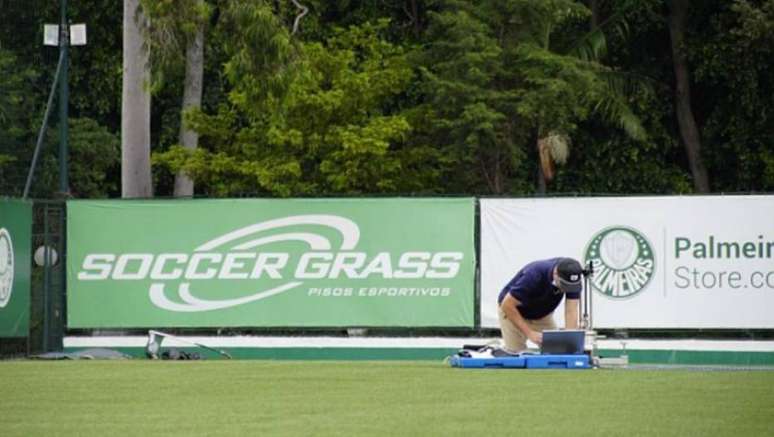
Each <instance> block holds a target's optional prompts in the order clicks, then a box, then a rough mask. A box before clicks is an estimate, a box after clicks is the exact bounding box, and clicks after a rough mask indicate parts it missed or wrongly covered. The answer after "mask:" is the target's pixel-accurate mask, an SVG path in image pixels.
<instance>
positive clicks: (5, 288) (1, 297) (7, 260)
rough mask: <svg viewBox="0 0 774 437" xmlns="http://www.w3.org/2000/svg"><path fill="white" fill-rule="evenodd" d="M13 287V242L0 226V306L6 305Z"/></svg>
mask: <svg viewBox="0 0 774 437" xmlns="http://www.w3.org/2000/svg"><path fill="white" fill-rule="evenodd" d="M12 289H13V243H12V242H11V234H9V233H8V231H7V230H6V229H5V228H0V308H4V307H5V306H6V305H8V301H9V300H10V299H11V291H12Z"/></svg>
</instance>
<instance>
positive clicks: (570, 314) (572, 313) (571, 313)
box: [564, 299, 580, 329]
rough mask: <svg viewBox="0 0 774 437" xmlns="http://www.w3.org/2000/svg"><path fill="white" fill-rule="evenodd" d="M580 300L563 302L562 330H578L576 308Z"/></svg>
mask: <svg viewBox="0 0 774 437" xmlns="http://www.w3.org/2000/svg"><path fill="white" fill-rule="evenodd" d="M579 302H580V299H565V300H564V328H565V329H578V307H579V304H578V303H579Z"/></svg>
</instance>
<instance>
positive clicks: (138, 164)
mask: <svg viewBox="0 0 774 437" xmlns="http://www.w3.org/2000/svg"><path fill="white" fill-rule="evenodd" d="M144 23H145V17H144V15H143V11H142V8H141V7H140V1H139V0H124V28H123V34H124V35H123V45H124V53H123V83H122V89H121V195H122V197H151V196H152V195H153V189H152V185H151V171H150V102H151V98H150V91H149V89H148V85H149V82H150V71H149V64H148V48H147V47H146V46H145V44H144V40H143V37H142V33H141V28H142V26H144Z"/></svg>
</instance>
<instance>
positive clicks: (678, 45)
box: [669, 0, 710, 193]
mask: <svg viewBox="0 0 774 437" xmlns="http://www.w3.org/2000/svg"><path fill="white" fill-rule="evenodd" d="M670 6H671V7H670V14H669V35H670V37H671V40H672V62H673V66H674V71H675V112H676V113H677V122H678V125H679V126H680V137H681V138H682V140H683V144H684V145H685V152H686V155H687V156H688V162H689V164H690V167H691V174H693V182H694V186H695V187H696V191H698V192H700V193H708V192H709V191H710V187H709V178H708V177H707V169H706V168H705V167H704V160H703V159H702V155H701V137H700V134H699V129H698V127H697V126H696V119H695V117H694V115H693V108H692V106H691V82H690V69H689V67H688V60H687V56H686V54H685V50H686V44H685V19H686V14H687V13H688V8H689V7H690V0H672V1H671V2H670Z"/></svg>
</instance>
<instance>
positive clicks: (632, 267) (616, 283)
mask: <svg viewBox="0 0 774 437" xmlns="http://www.w3.org/2000/svg"><path fill="white" fill-rule="evenodd" d="M585 259H586V263H588V262H589V261H591V262H592V264H593V266H594V275H593V276H592V277H591V286H592V288H594V289H595V290H597V291H598V292H600V293H602V294H604V295H606V296H609V297H613V298H625V297H631V296H633V295H635V294H637V293H639V292H640V291H642V290H644V289H645V287H646V286H647V285H648V283H650V280H651V279H652V278H653V273H654V271H655V266H656V263H655V259H654V255H653V247H652V246H651V245H650V243H649V242H648V240H647V239H646V238H645V237H644V236H643V235H642V234H641V233H640V232H638V231H637V230H635V229H632V228H628V227H624V226H615V227H611V228H607V229H603V230H602V231H600V232H597V233H596V235H594V237H593V238H592V239H591V242H589V244H588V246H587V247H586V251H585Z"/></svg>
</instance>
